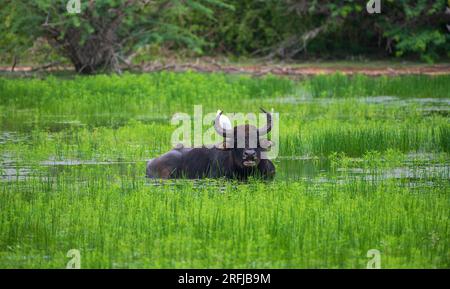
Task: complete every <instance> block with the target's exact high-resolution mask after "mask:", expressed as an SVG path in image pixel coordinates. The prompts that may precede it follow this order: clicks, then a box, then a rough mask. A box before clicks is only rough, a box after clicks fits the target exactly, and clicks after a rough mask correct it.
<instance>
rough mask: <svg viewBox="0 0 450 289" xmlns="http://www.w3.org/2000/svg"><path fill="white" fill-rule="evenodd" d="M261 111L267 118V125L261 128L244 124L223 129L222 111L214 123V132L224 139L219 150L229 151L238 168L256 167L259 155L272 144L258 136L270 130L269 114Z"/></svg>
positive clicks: (259, 158) (270, 118)
mask: <svg viewBox="0 0 450 289" xmlns="http://www.w3.org/2000/svg"><path fill="white" fill-rule="evenodd" d="M261 110H262V111H263V112H264V113H265V114H266V117H267V124H266V125H265V126H263V127H261V128H257V127H255V126H254V125H250V124H245V125H238V126H235V127H234V128H232V129H231V128H230V129H225V128H223V127H222V125H221V123H220V117H221V115H222V113H223V112H222V111H219V113H218V114H217V117H216V119H215V121H214V128H215V130H216V132H217V133H218V134H219V135H221V136H223V138H224V140H223V144H221V146H220V147H221V149H225V150H231V151H232V155H233V161H234V163H235V165H237V166H238V167H240V168H249V167H254V166H257V165H258V163H259V162H260V160H261V153H262V152H265V151H266V150H267V149H269V148H270V146H271V144H272V143H271V142H270V141H269V140H267V139H260V136H263V135H266V134H267V133H269V132H270V131H271V129H272V116H271V114H270V113H268V112H266V111H265V110H264V109H262V108H261Z"/></svg>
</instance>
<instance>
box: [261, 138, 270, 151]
mask: <svg viewBox="0 0 450 289" xmlns="http://www.w3.org/2000/svg"><path fill="white" fill-rule="evenodd" d="M259 145H260V147H261V148H262V149H270V148H271V147H272V146H273V141H271V140H268V139H260V140H259Z"/></svg>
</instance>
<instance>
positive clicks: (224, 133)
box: [214, 111, 233, 137]
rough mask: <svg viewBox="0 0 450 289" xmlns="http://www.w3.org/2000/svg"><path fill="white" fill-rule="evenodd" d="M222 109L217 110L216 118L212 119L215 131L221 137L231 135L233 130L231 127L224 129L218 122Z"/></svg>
mask: <svg viewBox="0 0 450 289" xmlns="http://www.w3.org/2000/svg"><path fill="white" fill-rule="evenodd" d="M222 113H223V111H219V113H218V114H217V116H216V120H215V121H214V129H215V130H216V132H217V133H218V134H219V135H221V136H223V137H227V136H228V137H230V136H232V135H233V130H231V129H224V128H223V127H222V125H221V124H220V116H221V115H222Z"/></svg>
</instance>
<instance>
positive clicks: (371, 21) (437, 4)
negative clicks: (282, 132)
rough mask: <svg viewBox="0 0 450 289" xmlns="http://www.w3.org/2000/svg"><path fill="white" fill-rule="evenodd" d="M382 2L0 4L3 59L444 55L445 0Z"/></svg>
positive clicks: (81, 61)
mask: <svg viewBox="0 0 450 289" xmlns="http://www.w3.org/2000/svg"><path fill="white" fill-rule="evenodd" d="M380 3H381V13H379V14H377V13H374V14H369V13H368V12H367V10H366V4H367V1H361V0H359V1H357V0H345V1H326V0H315V1H307V0H280V1H279V0H267V1H259V0H199V1H194V0H177V1H167V0H158V1H139V0H127V1H118V0H101V1H83V0H81V11H80V12H81V13H79V14H70V13H68V12H67V10H66V4H67V0H58V1H53V0H36V1H27V0H14V1H12V0H6V1H2V3H1V4H0V16H1V17H0V19H1V20H0V33H1V34H2V39H0V51H1V53H2V57H1V58H2V59H1V60H2V61H3V62H10V61H11V58H12V57H14V56H15V57H20V56H25V57H26V56H27V55H28V54H29V53H30V50H29V48H31V47H33V45H34V46H36V42H37V41H41V42H42V39H44V40H45V41H44V42H42V43H43V44H42V45H41V46H39V45H38V46H39V47H42V46H44V47H45V48H46V49H44V50H47V51H46V52H42V51H41V53H38V54H39V55H41V54H43V53H44V54H46V55H50V54H51V53H50V52H48V50H49V48H53V50H50V51H52V52H54V51H56V52H58V54H59V55H62V56H64V57H66V58H68V59H69V60H70V61H71V62H72V63H73V65H74V66H75V68H76V69H77V70H78V71H80V72H86V73H90V72H94V71H98V70H99V69H104V68H106V69H113V70H118V63H120V62H121V61H122V62H124V63H130V61H132V59H133V58H134V57H136V56H140V57H138V59H141V60H142V59H143V60H145V59H147V60H148V59H150V58H151V56H152V54H153V53H155V51H160V49H156V50H155V49H153V50H152V49H151V47H155V46H156V47H159V48H160V47H164V48H165V49H166V50H167V49H169V50H172V51H174V52H175V53H179V52H180V51H183V52H188V54H189V55H202V54H207V55H217V54H226V55H231V56H246V57H249V56H250V57H251V56H263V57H267V58H269V59H273V58H277V59H299V58H311V57H314V58H322V59H323V58H343V57H355V56H363V57H391V56H392V57H408V58H410V57H411V58H415V59H421V60H424V61H427V62H433V61H436V60H439V59H448V57H449V52H448V51H450V41H449V39H450V33H449V26H448V23H449V20H450V8H448V5H449V4H448V3H446V1H445V0H439V1H430V0H399V1H393V0H380ZM38 43H39V42H38ZM180 49H181V50H180ZM41 50H42V49H41ZM51 55H52V57H53V54H51ZM142 55H144V57H142Z"/></svg>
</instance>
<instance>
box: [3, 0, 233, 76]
mask: <svg viewBox="0 0 450 289" xmlns="http://www.w3.org/2000/svg"><path fill="white" fill-rule="evenodd" d="M68 2H69V0H34V1H29V0H6V1H5V2H4V3H3V4H1V7H0V8H1V10H0V11H1V12H0V17H1V18H2V19H4V20H3V21H2V22H0V25H1V26H0V33H1V34H2V35H7V36H8V40H5V41H4V42H6V43H1V42H0V45H2V47H1V48H0V49H1V50H3V51H6V52H8V51H9V52H11V51H12V50H15V49H17V48H19V49H23V48H24V47H27V46H31V45H32V43H33V41H34V40H35V39H37V38H38V37H45V39H47V41H48V43H49V44H50V45H51V47H53V48H54V49H56V51H58V52H59V53H60V54H61V55H63V56H65V57H67V58H68V59H69V60H70V61H71V63H72V64H73V65H74V67H75V70H76V71H77V72H79V73H84V74H90V73H94V72H98V71H120V68H119V63H120V62H125V63H128V57H129V56H130V55H131V54H132V53H133V51H135V50H136V49H137V48H139V47H141V46H144V45H147V44H149V43H161V42H164V41H175V42H180V43H183V44H184V45H187V46H188V47H190V48H192V49H197V50H198V49H200V47H201V45H202V43H203V41H202V39H201V38H199V37H197V36H196V35H194V34H192V33H190V32H189V29H186V28H185V27H182V26H179V25H176V24H174V23H175V22H174V21H170V20H171V19H174V18H182V17H183V16H184V15H185V14H187V13H188V12H190V11H192V10H194V11H197V12H199V13H201V14H203V15H205V16H206V17H212V14H213V10H212V9H211V8H210V7H209V6H220V7H225V8H230V6H229V5H227V4H225V3H223V2H222V1H221V0H199V1H195V0H154V1H152V0H122V1H120V0H96V1H94V0H80V1H79V3H80V11H79V12H80V13H70V12H69V11H68V9H67V6H68V5H67V4H68ZM71 2H75V3H76V1H71ZM69 4H72V3H69ZM69 7H71V6H70V5H69ZM69 10H70V9H69Z"/></svg>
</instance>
